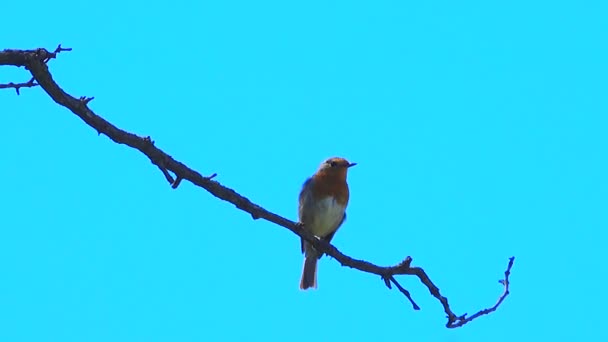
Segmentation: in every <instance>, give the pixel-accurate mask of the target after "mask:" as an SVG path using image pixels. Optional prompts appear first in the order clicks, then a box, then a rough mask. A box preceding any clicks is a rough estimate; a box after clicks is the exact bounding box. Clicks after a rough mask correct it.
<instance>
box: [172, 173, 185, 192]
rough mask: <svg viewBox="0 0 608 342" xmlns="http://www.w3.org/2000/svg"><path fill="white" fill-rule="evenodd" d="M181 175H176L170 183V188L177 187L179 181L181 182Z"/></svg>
mask: <svg viewBox="0 0 608 342" xmlns="http://www.w3.org/2000/svg"><path fill="white" fill-rule="evenodd" d="M182 179H183V178H182V177H180V176H177V178H176V179H175V182H173V184H171V188H173V189H177V187H178V186H179V183H181V182H182Z"/></svg>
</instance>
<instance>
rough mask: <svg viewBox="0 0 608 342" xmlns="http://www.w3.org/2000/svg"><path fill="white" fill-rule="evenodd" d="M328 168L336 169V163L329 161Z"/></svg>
mask: <svg viewBox="0 0 608 342" xmlns="http://www.w3.org/2000/svg"><path fill="white" fill-rule="evenodd" d="M329 166H331V167H336V166H338V163H336V162H335V161H330V162H329Z"/></svg>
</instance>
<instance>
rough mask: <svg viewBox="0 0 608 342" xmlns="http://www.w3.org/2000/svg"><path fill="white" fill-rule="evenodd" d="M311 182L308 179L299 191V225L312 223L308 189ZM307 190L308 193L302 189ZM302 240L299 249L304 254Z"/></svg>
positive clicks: (310, 193)
mask: <svg viewBox="0 0 608 342" xmlns="http://www.w3.org/2000/svg"><path fill="white" fill-rule="evenodd" d="M311 182H312V178H308V179H307V180H306V181H305V182H304V184H303V185H302V190H301V191H300V203H299V206H298V219H299V220H300V223H302V224H304V225H306V223H310V222H311V221H312V217H311V214H312V213H313V212H314V211H313V210H312V208H311V206H312V205H313V203H312V191H311V189H310V188H311V187H310V185H311V184H310V183H311ZM306 188H308V189H309V191H304V189H306ZM304 243H305V241H304V239H301V242H300V244H301V248H302V253H304Z"/></svg>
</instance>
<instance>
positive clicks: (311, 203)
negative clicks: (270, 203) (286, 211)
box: [298, 157, 357, 290]
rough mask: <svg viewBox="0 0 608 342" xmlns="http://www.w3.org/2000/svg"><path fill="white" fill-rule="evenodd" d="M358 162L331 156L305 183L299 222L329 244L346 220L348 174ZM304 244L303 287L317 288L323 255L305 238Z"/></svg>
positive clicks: (301, 281)
mask: <svg viewBox="0 0 608 342" xmlns="http://www.w3.org/2000/svg"><path fill="white" fill-rule="evenodd" d="M355 165H357V164H356V163H349V162H348V161H347V160H346V159H344V158H338V157H334V158H329V159H327V160H325V161H324V162H323V163H321V165H320V166H319V169H318V170H317V172H316V173H315V174H314V175H312V177H310V178H308V179H307V180H306V182H304V185H303V186H302V191H301V192H300V206H299V210H298V216H299V219H300V223H301V224H303V229H306V230H308V231H309V232H311V233H312V234H314V235H315V236H317V237H318V238H320V239H322V240H325V241H326V242H328V243H329V242H330V241H331V239H332V238H333V237H334V234H335V233H336V231H337V230H338V228H340V226H341V225H342V223H344V220H346V206H347V205H348V196H349V193H348V184H347V183H346V173H347V170H348V168H349V167H351V166H355ZM301 243H302V253H304V256H305V258H304V268H303V270H302V280H300V289H302V290H306V289H308V288H311V287H312V288H317V260H319V259H320V258H321V256H322V254H321V253H319V252H318V251H316V250H315V249H314V247H313V246H312V245H311V244H309V243H308V242H306V241H305V240H304V239H302V241H301Z"/></svg>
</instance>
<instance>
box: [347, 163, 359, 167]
mask: <svg viewBox="0 0 608 342" xmlns="http://www.w3.org/2000/svg"><path fill="white" fill-rule="evenodd" d="M355 165H357V163H350V164H348V167H353V166H355Z"/></svg>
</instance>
